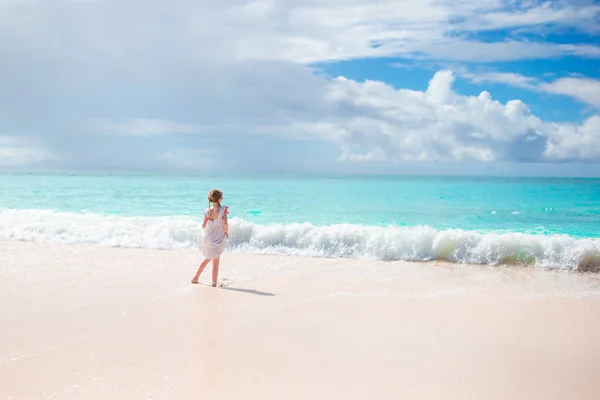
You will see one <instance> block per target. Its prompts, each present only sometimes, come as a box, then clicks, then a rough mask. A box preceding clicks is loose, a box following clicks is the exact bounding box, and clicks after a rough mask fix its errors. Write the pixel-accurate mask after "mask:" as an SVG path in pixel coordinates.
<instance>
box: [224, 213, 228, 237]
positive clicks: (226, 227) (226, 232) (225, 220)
mask: <svg viewBox="0 0 600 400" xmlns="http://www.w3.org/2000/svg"><path fill="white" fill-rule="evenodd" d="M227 214H229V207H227V208H225V212H224V213H223V228H224V229H225V236H227V237H229V224H228V223H227Z"/></svg>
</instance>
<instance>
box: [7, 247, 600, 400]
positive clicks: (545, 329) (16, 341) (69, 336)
mask: <svg viewBox="0 0 600 400" xmlns="http://www.w3.org/2000/svg"><path fill="white" fill-rule="evenodd" d="M199 261H200V255H199V254H198V252H195V251H175V250H165V251H160V250H141V249H140V250H137V249H122V248H111V247H101V246H83V245H59V244H41V243H27V242H0V398H1V399H167V398H168V399H199V398H201V399H261V400H264V399H367V398H372V399H478V400H479V399H543V400H551V399H578V400H585V399H590V400H592V399H599V398H600V369H599V368H598V359H600V341H599V340H598V337H599V335H600V312H599V309H600V277H598V276H597V275H587V274H586V275H582V274H574V273H565V272H548V271H541V270H535V269H523V268H517V267H512V268H503V267H483V266H469V265H451V264H443V263H433V262H432V263H407V262H383V261H370V260H368V261H365V260H355V259H316V258H301V257H284V256H267V255H247V254H233V253H225V255H224V257H223V259H222V265H221V274H220V279H221V280H222V281H223V282H224V283H225V284H226V286H225V287H222V288H211V287H209V286H208V285H207V284H208V283H209V282H210V267H209V268H207V270H206V271H205V273H204V275H203V276H202V278H201V282H202V283H203V284H202V285H192V284H190V279H191V278H192V276H193V274H194V272H195V270H196V268H197V264H198V262H199Z"/></svg>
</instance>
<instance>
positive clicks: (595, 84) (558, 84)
mask: <svg viewBox="0 0 600 400" xmlns="http://www.w3.org/2000/svg"><path fill="white" fill-rule="evenodd" d="M538 88H539V89H540V90H542V91H544V92H548V93H554V94H561V95H565V96H569V97H573V98H575V99H577V100H579V101H581V102H583V103H587V104H589V105H591V106H593V107H595V108H597V109H600V81H599V80H596V79H589V78H560V79H557V80H555V81H554V82H551V83H543V84H541V85H539V86H538Z"/></svg>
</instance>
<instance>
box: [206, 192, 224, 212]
mask: <svg viewBox="0 0 600 400" xmlns="http://www.w3.org/2000/svg"><path fill="white" fill-rule="evenodd" d="M222 199H223V192H222V191H220V190H219V189H213V190H211V191H210V192H208V209H209V210H210V205H211V203H219V206H221V200H222Z"/></svg>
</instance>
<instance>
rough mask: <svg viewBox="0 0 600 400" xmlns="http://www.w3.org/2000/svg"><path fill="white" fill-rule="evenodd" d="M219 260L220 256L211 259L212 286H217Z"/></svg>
mask: <svg viewBox="0 0 600 400" xmlns="http://www.w3.org/2000/svg"><path fill="white" fill-rule="evenodd" d="M219 260H220V258H215V259H214V260H212V263H213V273H212V286H213V287H216V286H217V278H218V277H219Z"/></svg>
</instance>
